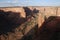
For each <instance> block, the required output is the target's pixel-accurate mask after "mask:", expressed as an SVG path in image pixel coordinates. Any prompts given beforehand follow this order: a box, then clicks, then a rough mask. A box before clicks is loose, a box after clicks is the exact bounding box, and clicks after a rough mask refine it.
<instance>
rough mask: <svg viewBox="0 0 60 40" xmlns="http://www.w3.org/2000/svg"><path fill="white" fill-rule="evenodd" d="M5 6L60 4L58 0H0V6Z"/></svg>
mask: <svg viewBox="0 0 60 40" xmlns="http://www.w3.org/2000/svg"><path fill="white" fill-rule="evenodd" d="M6 6H60V0H0V7H6Z"/></svg>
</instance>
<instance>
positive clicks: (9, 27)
mask: <svg viewBox="0 0 60 40" xmlns="http://www.w3.org/2000/svg"><path fill="white" fill-rule="evenodd" d="M24 20H25V18H21V17H20V13H19V12H12V11H7V12H5V11H4V10H0V35H1V34H7V32H12V31H13V30H14V29H15V28H17V27H19V26H20V25H21V24H22V23H24Z"/></svg>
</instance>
